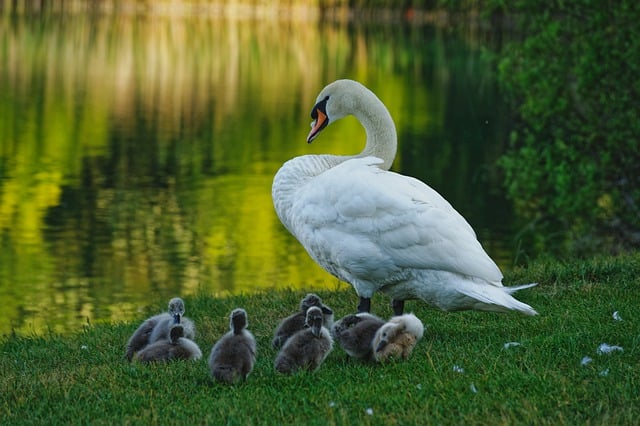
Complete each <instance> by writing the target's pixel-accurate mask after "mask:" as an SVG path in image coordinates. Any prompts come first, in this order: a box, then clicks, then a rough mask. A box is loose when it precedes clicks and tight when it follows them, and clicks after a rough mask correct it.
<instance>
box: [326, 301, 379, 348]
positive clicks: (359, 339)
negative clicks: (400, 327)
mask: <svg viewBox="0 0 640 426" xmlns="http://www.w3.org/2000/svg"><path fill="white" fill-rule="evenodd" d="M384 323H385V321H384V320H383V319H382V318H379V317H377V316H375V315H372V314H370V313H367V312H360V313H358V314H350V315H347V316H345V317H343V318H341V319H339V320H338V321H336V322H335V324H333V328H332V329H331V334H332V336H333V338H334V340H335V341H336V342H337V343H338V344H339V345H340V346H341V347H342V349H344V351H345V352H346V353H347V354H348V355H349V356H352V357H354V358H359V359H364V360H373V359H374V357H373V348H372V346H371V345H372V342H373V338H374V336H375V335H376V332H377V331H378V329H379V328H380V327H382V326H383V325H384Z"/></svg>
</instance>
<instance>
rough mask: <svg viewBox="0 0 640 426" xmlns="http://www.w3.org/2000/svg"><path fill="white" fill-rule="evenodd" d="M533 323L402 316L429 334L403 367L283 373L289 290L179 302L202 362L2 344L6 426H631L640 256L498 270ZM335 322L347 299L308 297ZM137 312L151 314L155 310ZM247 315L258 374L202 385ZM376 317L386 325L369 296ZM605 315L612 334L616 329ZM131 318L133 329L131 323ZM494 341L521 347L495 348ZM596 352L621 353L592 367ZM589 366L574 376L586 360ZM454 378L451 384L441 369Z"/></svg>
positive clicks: (59, 342)
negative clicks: (237, 317)
mask: <svg viewBox="0 0 640 426" xmlns="http://www.w3.org/2000/svg"><path fill="white" fill-rule="evenodd" d="M531 281H538V282H539V283H540V285H539V286H538V287H535V288H534V289H530V290H524V291H522V292H520V293H519V295H518V297H519V299H520V300H522V301H524V302H527V303H529V304H531V305H532V306H534V307H535V308H536V309H537V310H538V311H539V312H540V315H539V316H537V317H524V316H520V315H517V314H491V313H476V312H461V313H442V312H439V311H435V310H431V309H429V308H427V307H426V306H424V305H422V304H420V303H419V302H413V301H412V302H408V303H407V310H413V311H414V312H415V313H416V314H417V315H418V317H420V318H421V319H422V320H423V322H424V323H425V325H426V326H427V331H426V333H425V337H424V338H423V340H422V341H421V342H420V343H419V344H418V346H417V347H416V350H415V351H414V353H413V355H412V357H411V358H410V359H409V360H408V361H406V362H399V363H395V364H387V365H372V364H365V363H359V362H354V361H353V360H348V359H347V358H346V355H345V354H344V352H343V351H342V350H341V349H340V348H337V347H336V348H335V349H334V351H333V352H332V353H331V354H330V355H329V357H328V358H327V360H326V361H325V363H324V364H323V365H322V367H321V368H320V370H319V371H317V372H316V373H300V374H297V375H294V376H282V375H280V374H277V373H276V372H275V371H274V369H273V360H274V357H275V352H274V351H273V349H271V347H270V341H271V337H272V333H273V329H274V328H275V326H276V325H277V322H278V320H279V319H280V318H282V317H283V316H285V315H286V314H288V313H290V312H292V311H294V310H295V309H296V308H297V305H298V303H299V300H300V298H301V297H302V296H303V295H304V294H303V293H301V292H293V291H278V292H270V293H266V294H261V295H255V296H235V297H230V298H225V299H214V298H211V297H209V296H206V295H202V296H198V297H195V298H187V299H186V303H187V309H188V313H189V316H190V317H191V318H192V319H193V320H194V321H195V322H196V324H197V326H198V333H199V334H198V336H197V338H196V341H197V343H198V344H199V345H200V347H201V348H202V350H203V353H204V355H205V357H204V358H205V359H203V360H200V361H198V362H173V363H168V364H155V365H141V364H137V363H133V364H129V363H127V362H125V361H124V360H123V354H124V346H125V344H126V341H127V339H128V337H129V335H130V334H131V333H132V332H133V331H134V330H135V328H136V327H137V325H138V322H134V323H129V324H100V325H96V326H91V327H87V328H86V330H84V331H82V332H80V333H79V334H76V335H72V336H58V335H48V336H44V337H20V336H6V337H4V338H3V341H2V342H1V344H0V352H1V353H0V369H1V370H2V373H1V374H0V413H1V417H2V423H3V424H34V423H35V424H63V423H64V424H67V423H71V424H88V423H91V424H98V425H99V424H113V423H117V424H122V423H125V424H155V423H167V424H230V425H236V424H238V425H240V424H318V425H324V424H385V425H386V424H461V423H469V424H554V425H555V424H634V423H635V424H637V422H638V419H639V418H640V371H639V370H640V362H639V361H640V344H639V343H640V321H639V319H638V316H640V309H638V306H639V305H640V303H639V302H640V296H639V295H640V293H639V291H638V290H639V288H640V253H636V254H632V255H627V256H622V257H615V258H609V257H608V258H599V259H593V260H589V261H576V262H573V263H568V264H562V263H559V262H555V261H545V262H543V261H541V262H538V263H535V264H533V265H532V266H530V267H528V268H527V269H519V270H516V271H514V272H511V273H509V274H508V276H507V277H506V280H505V282H506V283H508V284H522V283H526V282H531ZM318 293H319V295H320V296H321V297H322V298H323V299H324V301H325V302H326V303H327V304H328V305H330V306H332V307H333V308H334V310H335V312H336V316H337V317H341V316H343V315H345V314H347V313H350V312H352V311H353V310H354V309H355V306H356V303H357V300H356V296H355V293H354V292H353V291H351V290H349V291H338V292H330V291H324V292H318ZM156 302H157V303H155V304H154V306H153V309H150V310H149V312H147V313H148V314H151V313H155V312H157V311H159V310H161V309H162V308H164V305H165V303H166V301H163V300H162V301H161V300H158V301H156ZM238 306H242V307H244V308H246V309H247V311H248V314H249V322H250V329H251V330H252V331H253V333H254V334H255V336H256V338H257V339H258V362H257V364H256V366H255V368H254V371H253V373H252V374H251V376H249V379H248V381H247V382H246V383H243V384H240V385H236V386H225V385H221V384H217V383H214V382H213V381H212V380H211V379H210V377H209V372H208V369H207V365H206V358H207V357H208V355H209V351H210V349H211V346H212V344H213V343H214V341H215V340H216V339H217V338H218V337H219V336H221V335H222V333H224V332H226V331H227V327H228V319H227V317H228V314H229V312H230V311H231V310H232V309H233V308H235V307H238ZM373 309H374V312H376V313H378V314H380V315H382V316H389V315H390V309H389V307H388V300H386V299H385V298H384V297H382V296H377V297H376V298H374V300H373ZM614 311H618V312H619V314H620V315H621V317H622V321H616V320H614V319H613V317H612V314H613V312H614ZM142 319H144V318H143V317H141V318H140V321H141V320H142ZM507 342H519V343H520V344H521V346H516V347H511V348H508V349H505V348H504V347H503V345H504V344H505V343H507ZM601 343H609V344H612V345H619V346H622V347H623V348H624V351H623V352H614V353H611V354H608V355H598V354H597V348H598V346H599V345H600V344H601ZM585 356H589V357H591V358H593V361H592V362H591V363H589V364H587V365H586V366H582V365H581V360H582V358H583V357H585ZM454 366H458V367H460V368H462V369H463V370H464V372H457V371H454Z"/></svg>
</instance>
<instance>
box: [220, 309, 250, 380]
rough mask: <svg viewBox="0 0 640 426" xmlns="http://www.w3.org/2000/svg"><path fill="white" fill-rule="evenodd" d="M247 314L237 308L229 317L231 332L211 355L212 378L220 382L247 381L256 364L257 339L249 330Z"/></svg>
mask: <svg viewBox="0 0 640 426" xmlns="http://www.w3.org/2000/svg"><path fill="white" fill-rule="evenodd" d="M247 326H248V320H247V312H246V311H245V310H244V309H241V308H237V309H234V310H233V311H232V312H231V315H230V316H229V327H230V329H231V330H230V331H229V332H228V333H227V334H225V335H224V336H222V338H220V340H218V341H217V342H216V343H215V344H214V345H213V347H212V348H211V354H210V355H209V370H210V372H211V376H212V377H213V378H214V379H215V380H217V381H220V382H224V383H229V384H232V383H235V382H237V381H239V380H245V379H246V378H247V376H248V375H249V373H251V370H253V365H254V364H255V362H256V339H255V337H253V334H251V332H250V331H249V330H247Z"/></svg>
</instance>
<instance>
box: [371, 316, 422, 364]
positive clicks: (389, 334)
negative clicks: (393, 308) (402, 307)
mask: <svg viewBox="0 0 640 426" xmlns="http://www.w3.org/2000/svg"><path fill="white" fill-rule="evenodd" d="M423 334H424V326H423V325H422V321H420V320H419V319H418V317H416V316H415V315H414V314H412V313H409V314H403V315H399V316H394V317H392V318H391V319H390V320H389V321H387V322H386V323H385V324H384V325H383V326H382V327H380V328H379V329H378V331H377V332H376V334H375V336H374V338H373V341H372V342H371V348H372V350H373V357H374V359H375V360H376V361H378V362H384V361H387V360H391V359H396V360H399V359H407V358H409V355H411V352H412V351H413V348H414V347H415V346H416V344H417V343H418V341H419V340H420V339H422V335H423Z"/></svg>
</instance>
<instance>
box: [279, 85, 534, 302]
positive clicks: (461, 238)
mask: <svg viewBox="0 0 640 426" xmlns="http://www.w3.org/2000/svg"><path fill="white" fill-rule="evenodd" d="M349 114H352V115H354V116H355V117H356V118H357V119H358V120H359V121H360V123H361V124H362V126H364V129H365V131H366V135H367V142H366V146H365V148H364V150H363V151H362V152H361V153H360V154H358V155H354V156H337V155H305V156H300V157H296V158H293V159H292V160H290V161H287V162H286V163H285V164H284V165H283V166H282V167H281V168H280V170H279V171H278V173H277V174H276V176H275V178H274V181H273V187H272V197H273V203H274V206H275V210H276V212H277V214H278V217H279V218H280V220H281V221H282V223H283V224H284V226H285V227H286V228H287V229H288V230H289V232H291V233H292V234H293V235H294V236H295V237H296V238H297V239H298V241H300V243H301V244H302V245H303V246H304V248H305V249H306V250H307V252H308V253H309V255H310V256H311V257H312V258H313V260H315V261H316V262H317V263H318V264H319V265H320V266H322V267H323V268H324V269H325V270H326V271H327V272H329V273H331V274H333V275H334V276H336V277H337V278H338V279H340V280H343V281H346V282H348V283H350V284H351V285H352V286H353V288H354V289H355V290H356V293H357V294H358V296H359V297H360V301H359V304H358V311H359V312H369V311H370V308H371V297H372V296H373V294H374V292H376V291H381V292H383V293H384V294H386V295H388V296H390V297H391V298H392V305H393V310H394V313H395V314H396V315H400V314H402V313H403V311H404V301H405V300H406V299H421V300H423V301H424V302H426V303H428V304H430V305H433V306H436V307H438V308H440V309H442V310H444V311H457V310H465V309H477V310H484V311H498V312H505V311H508V310H511V309H513V310H517V311H520V312H522V313H525V314H527V315H536V311H535V310H534V309H533V308H532V307H531V306H529V305H527V304H525V303H522V302H520V301H518V300H516V299H515V298H514V297H512V296H511V293H513V292H514V291H516V290H520V289H523V288H527V287H530V286H533V285H535V284H527V285H523V286H518V287H503V286H502V273H501V272H500V269H498V267H497V266H496V264H495V263H494V262H493V260H491V258H490V257H489V256H488V255H487V253H486V252H485V251H484V249H483V248H482V246H481V245H480V243H479V242H478V240H477V238H476V234H475V232H474V231H473V229H472V228H471V226H470V225H469V224H468V223H467V221H466V220H465V219H464V218H463V217H462V216H461V215H460V214H459V213H458V212H457V211H456V210H455V209H454V208H453V207H451V205H450V204H449V203H448V202H447V201H446V200H445V199H444V198H443V197H442V196H441V195H440V194H438V193H437V192H436V191H435V190H433V189H431V188H430V187H429V186H427V185H425V184H424V183H422V182H420V181H419V180H416V179H414V178H411V177H408V176H403V175H400V174H397V173H393V172H390V171H388V170H389V168H390V167H391V163H392V162H393V159H394V157H395V155H396V147H397V141H396V129H395V125H394V123H393V120H392V118H391V115H390V114H389V111H388V110H387V108H386V107H385V106H384V105H383V103H382V102H381V101H380V99H378V97H377V96H376V95H375V94H373V92H371V91H370V90H369V89H367V88H366V87H364V86H363V85H362V84H360V83H357V82H355V81H352V80H338V81H335V82H333V83H331V84H329V85H328V86H327V87H325V88H324V89H322V91H321V92H320V94H319V95H318V98H317V100H316V104H315V106H314V107H313V109H312V110H311V118H312V119H313V122H312V123H311V132H310V133H309V136H308V137H307V142H311V141H313V140H314V139H315V138H316V137H317V136H318V134H319V133H320V132H321V131H322V130H323V129H324V128H325V127H327V126H328V125H329V124H331V123H333V122H334V121H337V120H339V119H341V118H343V117H345V116H347V115H349Z"/></svg>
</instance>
